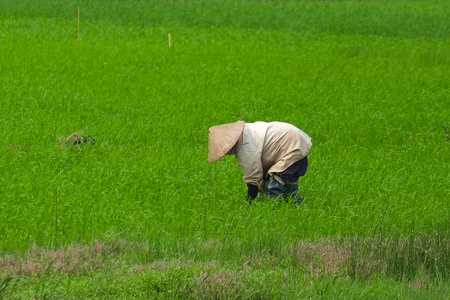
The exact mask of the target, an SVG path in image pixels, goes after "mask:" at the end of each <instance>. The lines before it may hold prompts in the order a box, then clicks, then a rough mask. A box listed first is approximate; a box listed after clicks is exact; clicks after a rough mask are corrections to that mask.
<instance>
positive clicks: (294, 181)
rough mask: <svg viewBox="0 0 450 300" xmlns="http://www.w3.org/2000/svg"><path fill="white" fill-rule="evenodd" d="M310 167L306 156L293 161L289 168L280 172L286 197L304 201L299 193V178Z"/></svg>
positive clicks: (299, 201)
mask: <svg viewBox="0 0 450 300" xmlns="http://www.w3.org/2000/svg"><path fill="white" fill-rule="evenodd" d="M307 169H308V157H307V156H305V157H304V158H302V159H301V160H299V161H297V162H295V163H293V164H292V165H291V166H290V167H289V168H287V169H286V170H284V171H283V172H281V173H280V176H281V179H282V180H283V181H284V183H285V184H284V186H283V187H284V189H283V194H284V196H285V197H292V198H293V199H295V201H296V202H297V203H299V204H300V203H301V202H302V201H303V199H302V197H301V195H300V194H299V193H298V179H299V178H300V177H302V176H303V175H305V173H306V170H307Z"/></svg>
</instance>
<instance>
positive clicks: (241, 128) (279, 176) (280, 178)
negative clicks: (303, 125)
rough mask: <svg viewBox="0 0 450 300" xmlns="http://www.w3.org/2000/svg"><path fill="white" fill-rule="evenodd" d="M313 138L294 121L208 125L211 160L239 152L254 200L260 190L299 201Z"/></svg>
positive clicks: (270, 194) (249, 196)
mask: <svg viewBox="0 0 450 300" xmlns="http://www.w3.org/2000/svg"><path fill="white" fill-rule="evenodd" d="M310 148H311V138H310V137H309V136H308V135H307V134H306V133H304V132H303V131H302V130H300V129H298V128H297V127H295V126H294V125H291V124H288V123H283V122H270V123H266V122H255V123H244V122H243V121H237V122H235V123H229V124H223V125H217V126H213V127H211V128H209V136H208V161H209V162H214V161H216V160H218V159H220V158H221V157H223V156H224V155H236V158H237V161H238V164H239V166H240V167H241V169H242V172H243V173H244V182H245V183H246V184H247V187H248V194H247V199H248V200H249V201H250V203H251V201H252V199H255V198H256V196H257V195H258V190H259V191H260V192H261V193H262V194H263V195H265V196H282V197H284V198H285V197H288V196H291V197H292V198H294V199H295V200H296V201H297V202H298V203H301V202H302V198H301V196H300V194H299V193H298V179H299V178H300V177H301V176H303V175H305V173H306V170H307V168H308V158H307V155H308V152H309V149H310Z"/></svg>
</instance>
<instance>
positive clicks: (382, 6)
mask: <svg viewBox="0 0 450 300" xmlns="http://www.w3.org/2000/svg"><path fill="white" fill-rule="evenodd" d="M448 8H449V3H448V2H447V1H440V0H436V1H404V0H395V1H389V2H385V1H322V2H315V1H287V2H285V1H283V2H281V1H258V2H253V1H213V2H211V1H195V2H194V1H182V2H179V1H165V2H160V1H119V2H115V1H50V0H39V1H20V2H17V1H10V0H1V1H0V27H1V28H2V30H1V33H0V44H1V45H2V46H1V53H2V55H0V78H1V80H0V102H1V104H2V109H1V110H0V120H1V123H0V124H1V125H0V126H1V128H2V130H1V131H0V195H1V201H0V220H1V221H0V258H3V257H6V256H7V255H12V254H14V255H15V256H17V257H23V256H26V255H27V253H28V251H29V250H30V249H33V247H38V248H39V247H43V248H44V249H48V250H49V251H57V250H58V249H60V248H62V249H68V248H70V247H72V246H73V245H85V244H94V243H95V242H96V241H99V242H100V243H106V244H107V243H109V242H115V241H120V242H121V243H124V244H127V243H130V244H132V245H140V246H139V247H141V248H139V249H140V250H139V251H136V253H135V254H134V256H133V255H132V254H129V253H127V255H128V256H127V257H126V259H128V260H129V261H131V262H133V263H136V264H140V265H144V264H151V263H153V262H155V261H160V260H168V261H170V262H172V263H174V264H176V262H177V261H183V262H185V261H195V262H198V264H197V263H195V264H194V266H192V267H189V266H187V267H186V266H184V267H183V268H182V269H183V270H182V271H181V273H182V274H183V275H180V277H177V276H176V273H177V270H178V269H176V268H175V267H174V266H171V268H172V272H173V274H172V275H173V276H172V275H167V276H165V275H164V274H160V273H158V272H154V273H152V272H153V271H151V272H150V271H149V273H151V274H147V273H146V272H147V270H145V271H144V272H143V273H139V274H137V273H136V274H134V273H133V274H134V275H133V276H131V277H130V279H124V277H125V275H123V276H122V277H121V276H119V277H118V278H115V277H114V276H113V275H112V274H113V273H114V272H113V271H111V269H113V267H112V266H110V268H109V269H108V268H105V269H102V270H98V271H97V270H92V271H89V272H90V274H91V276H92V278H94V279H93V280H95V281H96V282H99V283H100V284H99V286H100V287H99V288H98V289H97V290H92V289H90V284H89V280H88V279H86V277H84V276H85V274H82V275H80V277H79V278H77V276H75V275H74V276H72V277H67V276H66V275H63V274H67V273H64V272H63V273H61V274H60V273H58V272H57V270H56V271H55V270H53V269H52V271H51V272H50V273H48V276H47V277H46V279H43V281H41V283H39V282H38V280H37V279H36V278H35V277H33V275H32V274H26V275H25V277H26V278H25V279H24V282H22V281H18V280H17V281H16V280H15V279H14V280H12V281H6V282H5V284H6V285H5V286H6V289H5V290H4V291H5V294H7V293H12V292H11V291H12V290H14V291H17V289H19V288H18V286H20V287H24V286H23V285H25V290H27V289H28V290H32V291H33V292H32V293H31V292H30V293H28V292H24V293H25V294H24V295H26V297H28V298H31V297H33V296H34V295H35V293H36V286H39V284H44V283H46V280H48V283H49V284H48V285H47V284H44V288H43V289H41V292H42V293H40V295H44V294H45V293H46V292H49V293H50V294H51V293H52V292H55V293H56V294H54V295H59V294H58V293H60V292H61V291H67V290H72V288H73V287H74V286H75V287H78V286H79V287H80V289H81V290H83V292H80V293H86V294H83V295H82V296H80V294H76V293H75V292H74V295H75V296H73V297H74V298H77V296H78V297H83V296H84V297H89V296H90V295H100V296H98V297H101V295H102V293H103V295H112V294H113V293H114V292H120V293H123V294H127V293H128V294H132V295H134V296H135V297H139V296H142V295H147V296H148V295H160V296H161V297H170V296H168V295H171V296H175V295H188V296H186V298H188V297H191V296H192V295H196V296H202V297H205V298H207V297H215V296H218V295H224V297H229V298H232V297H237V295H245V296H246V297H248V298H251V297H254V298H258V297H259V298H277V297H278V298H283V297H285V298H289V297H290V296H291V297H293V295H296V294H297V295H300V294H301V295H305V297H310V298H314V297H317V298H318V297H325V296H329V297H336V298H339V297H341V298H344V297H345V296H349V295H350V297H353V298H356V297H357V296H358V295H359V296H362V297H368V298H369V297H371V296H373V295H375V292H374V291H380V290H382V289H383V288H384V287H386V286H389V285H390V283H391V281H390V280H391V279H392V278H393V279H392V280H394V281H396V282H397V284H393V286H394V287H393V288H392V289H388V290H389V291H390V292H389V293H390V294H389V295H390V296H392V295H397V294H398V293H399V291H400V292H401V291H404V290H406V292H405V293H406V294H407V295H410V298H411V297H413V296H416V295H419V294H420V295H421V296H423V295H424V294H426V291H425V292H424V291H423V290H420V291H419V292H417V293H416V292H414V291H411V289H412V288H411V289H410V286H409V285H408V284H413V285H414V284H416V283H417V285H419V286H420V284H419V283H420V282H424V286H428V282H433V280H435V279H436V278H438V279H436V280H437V281H438V282H444V283H445V282H447V281H448V261H447V260H446V255H447V253H448V249H447V248H448V245H447V244H448V243H447V242H448V233H449V232H448V224H449V222H448V220H449V210H448V199H447V198H448V197H447V195H448V192H449V188H448V186H449V183H450V172H449V171H450V170H449V165H448V157H449V154H450V153H449V152H450V147H449V146H450V144H449V141H448V137H447V136H446V134H447V131H446V130H447V129H446V126H447V125H448V124H449V122H450V120H449V119H448V118H449V115H450V111H449V107H450V106H449V105H448V103H449V96H448V95H449V93H448V90H449V79H448V76H446V75H447V71H448V67H449V64H450V59H449V57H450V53H449V51H448V49H450V48H449V39H448V37H449V36H450V32H449V30H450V29H449V27H448V19H449V11H450V10H449V9H448ZM78 9H79V11H80V19H79V22H78ZM78 26H79V27H78ZM78 28H79V31H78ZM169 34H170V37H171V44H170V46H169V41H168V37H169ZM244 115H247V118H246V121H247V122H253V121H258V120H263V121H272V120H278V121H286V122H290V123H293V124H295V125H297V126H299V127H300V128H302V129H304V130H305V131H306V132H308V134H309V135H311V136H312V138H313V148H312V151H311V153H310V168H309V170H308V173H307V175H306V176H305V177H304V178H302V179H301V180H300V193H301V194H302V196H303V197H304V202H303V203H302V205H300V206H295V205H291V204H289V203H282V202H280V201H276V200H273V199H263V198H260V199H258V200H257V201H255V202H254V203H252V205H248V202H246V201H245V199H244V196H245V185H244V184H243V182H242V179H241V177H242V174H241V171H240V169H239V166H237V164H236V161H235V159H234V158H233V157H225V158H224V159H222V160H221V161H219V162H217V163H215V164H208V163H207V160H206V157H207V129H208V127H210V126H212V125H216V124H220V123H226V122H232V121H235V120H237V119H239V118H241V117H242V116H244ZM73 132H81V133H83V132H84V133H87V134H89V135H92V136H94V137H95V141H96V143H95V146H92V147H91V146H90V145H89V144H88V143H86V144H85V143H84V141H87V138H84V139H83V138H82V139H77V140H73V141H72V140H71V139H68V141H69V147H68V148H65V147H63V148H62V149H61V148H60V147H55V145H57V144H58V143H59V142H60V138H61V137H62V136H63V137H66V138H67V137H68V135H69V134H71V133H73ZM87 134H86V135H87ZM81 135H85V134H81ZM78 141H79V142H78ZM71 142H75V145H73V144H70V143H71ZM82 145H84V146H82ZM72 150H75V151H72ZM436 233H437V235H436ZM317 239H319V240H320V239H337V240H339V241H341V240H342V244H343V245H346V246H348V245H349V243H350V246H348V247H339V246H336V247H333V246H330V245H327V244H326V245H321V244H320V243H319V245H310V246H308V247H306V246H304V245H303V243H304V242H305V241H316V240H317ZM359 243H362V246H361V247H359ZM313 244H314V243H313ZM33 245H36V246H33ZM301 245H303V246H301ZM136 247H137V246H136ZM292 247H294V248H295V247H297V249H300V250H302V251H303V252H302V253H301V255H300V254H298V251H297V250H292ZM321 247H322V248H321ZM348 248H350V249H351V250H352V251H351V254H350V253H348V252H345V251H346V250H345V249H348ZM318 249H325V252H326V254H327V255H325V254H324V252H320V251H319V250H318ZM84 250H85V251H88V250H86V249H84ZM293 252H295V253H296V254H295V255H293V254H292V253H293ZM284 255H287V256H286V261H283V260H282V261H281V262H280V260H279V257H283V256H284ZM315 255H325V257H333V258H336V257H344V258H345V257H347V258H348V260H347V261H346V260H338V259H337V258H336V261H338V262H339V263H337V262H336V261H335V262H336V264H334V265H333V264H332V263H327V262H325V261H324V260H318V261H317V262H315V261H314V260H313V259H312V258H311V257H315ZM447 256H448V255H447ZM249 257H255V260H253V261H252V263H253V264H254V265H255V266H256V265H258V263H259V264H260V265H261V266H262V267H261V268H255V269H254V270H253V269H252V270H251V271H249V272H248V273H245V272H244V271H243V273H244V275H245V276H243V279H242V280H241V278H240V277H238V276H237V275H238V274H240V273H238V272H235V271H234V270H233V268H234V269H236V268H238V269H239V268H240V267H241V266H240V265H239V264H238V265H236V264H237V263H236V262H242V263H243V264H244V263H245V261H246V260H249ZM298 257H300V258H302V259H301V260H300V259H298ZM103 258H105V259H106V256H103ZM72 259H74V260H76V259H75V257H72ZM258 259H260V261H259V262H257V261H258ZM308 259H309V260H308ZM305 260H306V261H308V263H305V262H304V261H305ZM378 260H379V261H380V264H377V263H376V262H377V261H378ZM119 261H120V260H119ZM211 261H219V262H220V263H221V264H223V265H220V266H219V267H217V269H214V274H215V277H214V274H213V275H210V276H209V277H207V279H205V281H204V282H203V283H205V284H206V283H208V284H210V285H208V286H205V285H202V284H201V282H202V280H203V279H204V277H202V276H201V275H199V274H203V273H201V271H200V269H201V268H203V267H204V265H202V263H204V264H207V263H208V262H211ZM310 261H314V263H310ZM342 261H344V262H345V261H346V262H347V266H348V271H345V270H343V269H344V267H343V264H341V263H340V262H342ZM273 264H278V265H277V266H278V267H279V269H277V270H276V271H274V272H273V273H270V272H271V266H272V265H273ZM311 265H312V267H311ZM365 266H369V271H367V270H366V271H364V270H363V269H364V268H365ZM228 268H229V269H228ZM308 268H311V269H312V270H314V271H313V272H309V273H307V272H306V271H305V270H308ZM371 268H372V269H371ZM52 272H54V273H52ZM89 272H88V273H89ZM108 272H111V273H108ZM184 272H186V273H184ZM189 272H193V274H194V276H191V275H187V274H190V273H189ZM285 272H288V275H285ZM289 272H292V273H289ZM339 272H343V273H342V274H344V275H342V276H347V275H348V276H350V277H351V278H352V280H354V281H353V282H354V283H352V282H349V281H347V280H346V279H345V278H344V277H342V276H341V275H339V274H341V273H339ZM365 272H366V273H365ZM69 273H70V272H69ZM70 274H71V273H70ZM289 274H290V275H289ZM336 274H338V275H336ZM270 275H274V279H273V281H271V282H270V284H269V285H268V286H264V284H262V282H264V280H266V281H268V280H269V278H270ZM58 276H61V277H60V278H62V281H61V283H60V284H53V283H52V282H59V281H58V280H59V279H60V278H58ZM302 276H303V277H302ZM335 276H337V277H335ZM377 276H380V278H379V281H378V282H377V286H373V285H370V284H369V285H366V286H365V285H364V284H367V280H366V279H367V278H369V279H368V280H373V281H376V280H378V278H377V279H376V277H377ZM427 276H428V277H427ZM102 277H103V278H102ZM136 278H140V279H139V280H137V279H136ZM355 278H356V279H355ZM133 279H135V280H137V282H139V283H142V284H144V283H145V285H146V286H147V290H146V291H142V293H141V290H140V289H139V288H136V291H138V292H136V293H134V294H133V291H130V290H129V289H127V285H129V284H130V282H131V281H132V280H133ZM28 280H29V281H28ZM120 280H122V284H121V283H118V281H120ZM234 280H237V281H238V283H239V284H238V285H237V286H236V289H233V288H232V287H231V283H232V282H234ZM359 280H360V281H359ZM383 280H384V281H383ZM402 280H404V282H402ZM153 281H155V282H156V283H158V282H159V283H158V284H156V283H155V284H156V286H159V289H160V291H162V290H164V291H162V292H161V293H159V294H158V293H157V292H156V294H155V293H154V292H155V291H156V290H157V288H153V287H154V286H153V285H152V284H153ZM311 281H312V282H313V284H312V285H309V284H305V286H306V287H305V289H304V290H302V291H301V292H300V291H299V289H298V288H297V287H296V286H297V284H298V283H299V282H300V283H305V282H311ZM69 282H70V284H69ZM283 282H288V283H287V285H288V287H287V288H285V289H284V290H285V292H283V288H281V285H282V283H283ZM398 282H400V283H398ZM22 284H23V285H22ZM211 284H214V288H212V286H211ZM340 284H342V285H343V286H345V287H352V288H354V292H352V291H350V292H348V293H346V291H344V290H343V289H339V288H338V286H339V285H340ZM403 284H405V285H406V287H405V286H404V285H403ZM27 285H28V286H27ZM116 285H117V289H116V287H115V286H116ZM171 285H173V286H175V287H180V288H179V289H178V290H176V288H175V289H173V290H171V293H169V292H168V289H166V288H165V287H167V286H171ZM41 286H42V285H41ZM16 287H17V288H16ZM245 287H249V288H248V289H246V288H245ZM440 288H442V287H441V286H440ZM73 289H76V288H73ZM442 289H444V288H442ZM44 290H45V291H44ZM139 293H141V294H139ZM146 293H147V294H146ZM183 293H184V294H183ZM223 293H225V294H223ZM358 293H359V294H358ZM50 294H48V295H50ZM7 295H8V296H7V297H9V295H11V294H7ZM52 295H53V294H52ZM136 295H137V296H136ZM389 295H388V296H386V297H387V298H388V297H389ZM411 295H413V296H411ZM130 297H131V296H130ZM179 297H181V296H179ZM192 297H195V296H192ZM405 298H408V296H405Z"/></svg>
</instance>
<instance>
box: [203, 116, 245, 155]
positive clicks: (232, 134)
mask: <svg viewBox="0 0 450 300" xmlns="http://www.w3.org/2000/svg"><path fill="white" fill-rule="evenodd" d="M244 125H245V122H244V121H237V122H234V123H229V124H223V125H217V126H213V127H210V128H209V135H208V161H209V162H214V161H216V160H218V159H220V158H221V157H223V156H224V155H225V154H227V152H228V151H230V150H231V148H233V146H234V145H236V143H237V141H238V139H239V137H240V136H241V133H242V131H243V130H244Z"/></svg>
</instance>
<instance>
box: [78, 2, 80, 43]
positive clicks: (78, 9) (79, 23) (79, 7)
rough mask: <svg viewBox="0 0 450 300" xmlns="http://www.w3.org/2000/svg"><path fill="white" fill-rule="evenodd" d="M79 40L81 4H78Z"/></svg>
mask: <svg viewBox="0 0 450 300" xmlns="http://www.w3.org/2000/svg"><path fill="white" fill-rule="evenodd" d="M78 41H80V6H79V5H78Z"/></svg>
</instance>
